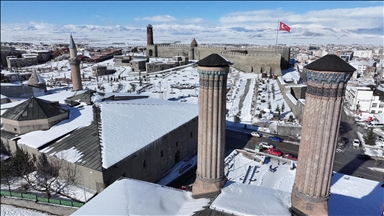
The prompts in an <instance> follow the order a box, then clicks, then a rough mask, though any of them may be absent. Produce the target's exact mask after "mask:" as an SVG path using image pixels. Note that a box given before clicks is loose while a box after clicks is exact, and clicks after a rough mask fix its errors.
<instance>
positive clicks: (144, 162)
mask: <svg viewBox="0 0 384 216" xmlns="http://www.w3.org/2000/svg"><path fill="white" fill-rule="evenodd" d="M146 167H147V163H146V161H145V160H144V161H143V168H144V169H145V168H146Z"/></svg>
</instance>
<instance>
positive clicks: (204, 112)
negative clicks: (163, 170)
mask: <svg viewBox="0 0 384 216" xmlns="http://www.w3.org/2000/svg"><path fill="white" fill-rule="evenodd" d="M197 65H198V68H197V70H198V72H199V77H200V83H199V136H198V148H197V171H196V181H195V183H194V184H193V188H192V195H193V196H194V197H200V196H207V195H212V194H218V193H220V188H221V187H222V186H223V185H224V184H225V182H226V178H225V175H224V158H225V157H224V153H225V105H226V102H225V101H226V90H227V75H228V73H229V65H230V63H229V62H228V61H227V60H225V59H224V58H223V57H221V56H220V55H218V54H216V53H214V54H211V55H209V56H207V57H206V58H204V59H202V60H200V61H198V62H197Z"/></svg>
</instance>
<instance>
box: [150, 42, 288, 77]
mask: <svg viewBox="0 0 384 216" xmlns="http://www.w3.org/2000/svg"><path fill="white" fill-rule="evenodd" d="M150 50H152V51H150ZM232 50H233V51H232ZM235 51H244V52H245V51H246V53H247V54H245V53H241V52H235ZM150 52H152V55H150ZM212 53H217V54H220V55H222V56H223V57H225V58H226V59H228V60H229V61H231V62H233V63H234V65H233V67H235V68H237V69H238V70H241V71H244V72H254V73H260V72H267V73H269V71H271V73H272V74H275V75H278V76H279V75H281V69H287V68H288V67H289V58H290V49H289V47H286V48H278V49H276V50H275V49H274V48H237V47H233V48H232V47H224V46H200V45H199V46H198V47H194V49H193V54H192V53H191V47H190V45H189V44H158V45H152V46H147V56H153V57H162V58H172V57H173V56H189V57H190V59H191V60H200V59H203V58H205V57H207V56H208V55H210V54H212ZM193 58H194V59H193Z"/></svg>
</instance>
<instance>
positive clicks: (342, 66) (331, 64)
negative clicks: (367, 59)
mask: <svg viewBox="0 0 384 216" xmlns="http://www.w3.org/2000/svg"><path fill="white" fill-rule="evenodd" d="M305 68H306V69H308V70H315V71H329V72H347V73H348V72H350V73H351V72H354V71H355V70H356V68H354V67H352V66H351V65H350V64H348V63H347V62H345V61H344V60H343V59H341V58H340V57H339V56H337V55H335V54H328V55H325V56H323V57H321V58H320V59H318V60H316V61H314V62H311V63H310V64H308V65H306V66H305Z"/></svg>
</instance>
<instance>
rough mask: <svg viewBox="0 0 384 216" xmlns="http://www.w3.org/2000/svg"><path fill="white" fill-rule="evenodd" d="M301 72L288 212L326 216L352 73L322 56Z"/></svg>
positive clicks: (336, 59)
mask: <svg viewBox="0 0 384 216" xmlns="http://www.w3.org/2000/svg"><path fill="white" fill-rule="evenodd" d="M305 68H306V70H307V71H306V77H307V91H306V94H305V108H304V115H303V123H302V132H301V140H300V148H299V158H298V162H297V170H296V176H295V182H294V185H293V188H292V194H291V205H292V207H291V208H290V211H291V213H292V215H328V199H329V196H330V182H331V177H332V170H333V163H334V159H335V152H336V141H337V138H338V132H339V125H340V118H341V113H342V102H343V97H344V92H345V86H346V83H347V82H348V80H349V78H350V77H351V76H352V73H353V71H355V70H356V69H355V68H353V67H352V66H350V65H349V64H348V63H346V62H345V61H343V60H342V59H341V58H339V57H338V56H336V55H326V56H324V57H322V58H321V59H319V60H317V61H314V62H312V63H310V64H308V65H307V66H306V67H305Z"/></svg>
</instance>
